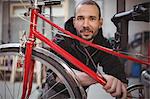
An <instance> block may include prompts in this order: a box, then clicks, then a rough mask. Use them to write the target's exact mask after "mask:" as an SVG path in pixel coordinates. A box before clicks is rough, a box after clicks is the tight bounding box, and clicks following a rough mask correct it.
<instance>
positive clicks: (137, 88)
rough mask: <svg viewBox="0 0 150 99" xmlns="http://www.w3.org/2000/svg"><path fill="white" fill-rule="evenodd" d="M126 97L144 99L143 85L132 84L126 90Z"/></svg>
mask: <svg viewBox="0 0 150 99" xmlns="http://www.w3.org/2000/svg"><path fill="white" fill-rule="evenodd" d="M127 92H128V94H127V97H128V98H129V99H130V98H131V99H145V97H144V85H142V84H134V85H131V86H129V87H128V88H127Z"/></svg>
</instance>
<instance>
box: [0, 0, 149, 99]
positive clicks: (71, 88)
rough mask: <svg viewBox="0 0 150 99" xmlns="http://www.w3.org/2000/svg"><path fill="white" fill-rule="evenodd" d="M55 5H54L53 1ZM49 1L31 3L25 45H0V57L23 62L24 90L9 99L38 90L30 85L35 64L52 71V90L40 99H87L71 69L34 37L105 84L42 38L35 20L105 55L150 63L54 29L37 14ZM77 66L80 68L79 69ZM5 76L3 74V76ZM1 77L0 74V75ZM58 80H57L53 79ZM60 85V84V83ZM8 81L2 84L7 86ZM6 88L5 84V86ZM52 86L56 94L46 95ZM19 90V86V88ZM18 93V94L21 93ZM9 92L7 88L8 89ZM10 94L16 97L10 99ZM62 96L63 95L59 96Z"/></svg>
mask: <svg viewBox="0 0 150 99" xmlns="http://www.w3.org/2000/svg"><path fill="white" fill-rule="evenodd" d="M31 2H32V0H31ZM53 3H54V2H53ZM55 3H56V4H59V2H55ZM50 4H51V2H46V1H45V2H41V3H38V2H37V1H36V0H35V2H34V3H33V2H32V5H33V6H32V8H31V9H30V10H31V22H30V33H29V37H28V39H27V42H26V43H23V44H24V46H23V45H22V44H21V45H20V44H4V45H1V46H0V55H1V56H4V55H8V56H11V55H13V56H14V57H19V58H18V59H20V60H21V63H20V62H19V63H18V65H19V66H22V65H23V63H25V64H24V65H23V68H24V69H23V79H22V78H21V79H20V80H21V81H23V87H21V88H22V89H20V90H22V93H21V94H19V93H15V92H12V93H10V97H11V98H16V97H17V98H20V97H21V99H26V98H30V97H31V94H32V93H34V92H35V90H39V88H38V87H35V89H34V90H33V89H32V87H33V86H32V82H33V80H34V79H33V74H34V64H35V63H36V62H40V63H41V64H42V65H43V66H46V68H48V69H49V70H51V73H50V74H49V75H48V78H47V79H48V80H49V81H51V80H52V81H53V84H52V85H50V86H51V88H49V89H47V91H46V92H45V93H44V94H42V95H41V96H38V98H40V99H45V98H53V97H55V96H56V95H57V94H60V93H62V92H66V94H67V95H68V97H69V98H71V99H86V93H85V92H84V90H83V88H82V87H81V85H80V83H79V82H78V80H77V77H76V75H75V74H74V72H73V71H72V70H71V68H70V67H69V66H68V65H67V64H66V63H65V62H64V61H63V60H62V59H61V58H59V57H58V56H56V55H55V54H53V53H51V52H49V51H48V50H46V49H43V48H40V47H36V44H35V38H38V39H40V40H41V41H42V42H45V43H46V44H47V45H49V47H50V49H52V50H54V51H55V52H57V53H59V54H60V55H61V56H63V57H65V59H67V60H69V61H70V62H71V63H72V64H73V65H75V66H77V67H78V68H80V69H81V70H83V71H84V72H86V73H87V74H89V75H90V76H91V77H92V78H93V79H95V80H96V81H98V82H99V83H100V84H101V85H105V83H106V81H105V79H104V78H103V77H102V76H101V75H98V74H97V73H95V72H93V71H92V70H90V69H89V68H88V67H87V66H86V65H84V64H83V63H81V62H80V61H78V60H77V59H76V58H74V57H73V56H72V55H70V54H69V53H67V52H66V51H65V50H63V49H62V48H60V47H59V46H58V45H56V44H55V43H54V42H53V41H51V40H49V39H48V38H46V37H44V36H43V35H42V34H41V33H40V32H38V31H37V18H38V17H39V18H41V19H42V20H44V21H46V22H47V23H49V24H51V25H52V26H53V27H55V28H57V29H58V30H59V31H61V32H63V33H65V34H67V35H69V36H70V37H72V38H74V39H76V40H78V41H80V42H82V43H85V44H87V45H89V46H91V47H94V48H97V49H99V50H103V51H105V52H107V53H110V54H113V55H116V56H119V57H122V58H127V59H129V60H133V61H136V62H139V63H142V64H145V65H150V63H149V62H147V61H143V60H139V59H136V58H133V57H130V56H126V55H124V54H120V53H118V52H115V51H113V50H111V49H108V48H104V47H102V46H99V45H96V44H93V43H90V42H87V41H85V40H83V39H81V38H79V37H78V36H75V35H73V34H72V33H70V32H68V31H66V30H64V29H63V28H61V27H59V26H57V25H56V24H54V23H53V22H51V21H50V20H48V19H46V18H45V17H44V16H43V15H42V14H40V12H41V11H40V9H41V7H42V6H46V5H50ZM79 66H80V67H79ZM4 74H5V73H4ZM2 75H3V74H2ZM56 77H58V78H59V80H57V81H56V80H55V81H54V79H55V78H56ZM60 82H61V83H60ZM6 83H7V82H5V84H6ZM7 86H8V85H7ZM55 86H62V89H60V88H59V89H56V90H58V93H57V94H55V95H49V94H48V92H49V91H50V90H51V89H53V88H55ZM19 87H20V85H19ZM20 90H19V91H20ZM8 91H10V89H8ZM13 95H15V96H14V97H13ZM62 97H63V96H62ZM5 98H7V95H5Z"/></svg>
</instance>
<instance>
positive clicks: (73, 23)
mask: <svg viewBox="0 0 150 99" xmlns="http://www.w3.org/2000/svg"><path fill="white" fill-rule="evenodd" d="M73 26H74V27H75V17H74V18H73Z"/></svg>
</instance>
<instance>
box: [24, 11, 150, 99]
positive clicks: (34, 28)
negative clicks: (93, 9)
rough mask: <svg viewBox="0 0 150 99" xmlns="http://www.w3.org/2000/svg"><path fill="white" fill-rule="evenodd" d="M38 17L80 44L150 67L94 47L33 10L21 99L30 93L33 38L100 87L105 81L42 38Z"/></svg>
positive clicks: (110, 51) (103, 48)
mask: <svg viewBox="0 0 150 99" xmlns="http://www.w3.org/2000/svg"><path fill="white" fill-rule="evenodd" d="M38 17H40V18H41V19H42V20H44V21H46V22H47V23H49V24H50V25H52V26H54V27H55V28H57V29H58V30H60V31H62V32H63V33H66V34H68V35H70V36H71V37H72V38H74V39H76V40H78V41H80V42H82V43H85V44H87V45H89V46H91V47H94V48H96V49H99V50H102V51H105V52H107V53H110V54H112V55H115V56H118V57H121V58H125V59H129V60H132V61H135V62H138V63H141V64H145V65H148V66H149V65H150V62H148V61H143V60H139V59H136V58H133V57H130V56H127V55H124V54H120V53H118V52H115V51H113V50H111V49H108V48H105V47H102V46H100V45H96V44H93V43H90V42H88V41H86V40H83V39H81V38H80V37H78V36H76V35H74V34H72V33H70V32H68V31H66V30H64V29H63V28H61V27H59V26H57V25H56V24H54V23H53V22H51V21H50V20H48V19H46V18H45V17H44V16H43V15H41V14H40V13H39V9H36V8H34V9H32V10H31V23H30V34H29V38H28V41H27V43H26V54H25V72H24V81H23V93H22V99H25V97H29V96H30V92H31V88H32V77H33V70H34V67H33V65H32V66H31V67H30V65H31V64H34V61H33V60H31V55H32V48H33V47H34V42H35V37H36V38H38V39H40V40H41V41H42V42H45V43H46V44H47V45H49V46H50V47H51V49H52V50H54V51H55V52H57V53H58V54H60V55H61V56H63V57H64V58H65V59H67V60H68V61H70V62H71V63H72V64H73V65H75V66H76V67H78V68H79V69H81V70H82V71H84V72H86V73H87V74H88V75H89V76H91V77H92V78H93V79H95V80H96V81H98V82H99V83H100V84H102V85H105V84H106V80H105V79H104V78H103V76H101V75H97V74H96V73H95V72H94V71H92V70H91V69H89V68H88V66H86V65H84V64H83V63H81V62H80V61H79V60H77V59H76V58H75V57H73V56H72V55H71V54H69V53H68V52H66V51H65V50H64V49H62V48H61V47H59V46H58V45H57V44H55V43H54V42H53V41H51V40H49V39H48V38H46V37H44V36H43V35H42V34H41V33H40V32H38V31H37V18H38ZM29 72H31V74H29ZM27 88H28V89H27ZM27 90H28V92H27ZM26 94H27V95H26Z"/></svg>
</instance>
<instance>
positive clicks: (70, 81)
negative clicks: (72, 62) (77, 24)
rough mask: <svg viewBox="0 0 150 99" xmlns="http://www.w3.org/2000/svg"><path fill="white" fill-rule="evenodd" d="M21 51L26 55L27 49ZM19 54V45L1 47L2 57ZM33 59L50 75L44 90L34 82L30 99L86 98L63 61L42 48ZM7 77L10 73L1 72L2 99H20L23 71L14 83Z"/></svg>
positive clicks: (37, 50) (35, 53)
mask: <svg viewBox="0 0 150 99" xmlns="http://www.w3.org/2000/svg"><path fill="white" fill-rule="evenodd" d="M21 51H22V53H24V52H25V49H24V48H22V50H21ZM18 52H19V44H4V45H0V57H6V56H7V57H18ZM23 56H24V55H23ZM32 59H33V60H35V61H36V62H38V63H40V64H41V66H42V67H46V68H47V70H48V71H49V73H48V74H47V76H46V82H45V83H44V84H42V88H40V86H38V85H37V84H36V83H35V81H34V82H33V87H32V92H31V95H30V97H29V99H64V98H65V99H66V98H70V99H83V98H84V97H86V96H85V93H84V91H83V90H82V88H81V86H80V85H79V83H77V81H76V80H75V78H74V77H73V76H72V74H70V73H69V72H70V71H69V68H68V66H67V65H65V64H64V62H63V60H61V59H60V58H58V57H56V55H54V54H53V53H50V52H49V51H47V50H44V49H41V48H34V49H33V53H32ZM13 61H14V60H13ZM13 61H12V60H11V62H10V64H11V65H12V64H14V62H13ZM22 61H24V58H22ZM62 64H63V65H64V66H62ZM10 68H11V69H10V70H9V72H12V71H11V70H12V66H11V67H10ZM16 70H17V69H16ZM41 70H42V71H43V70H44V69H43V68H42V69H41ZM36 74H40V73H36ZM7 75H8V71H0V83H1V84H0V88H1V89H2V90H0V97H1V99H20V97H21V94H22V92H21V91H22V83H23V82H22V81H23V77H22V76H23V70H22V72H21V70H20V72H19V73H18V75H16V76H17V77H16V79H15V80H14V82H13V83H11V82H10V81H9V80H8V77H7ZM34 77H35V76H34ZM35 79H36V78H34V80H35ZM83 93H84V94H83Z"/></svg>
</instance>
